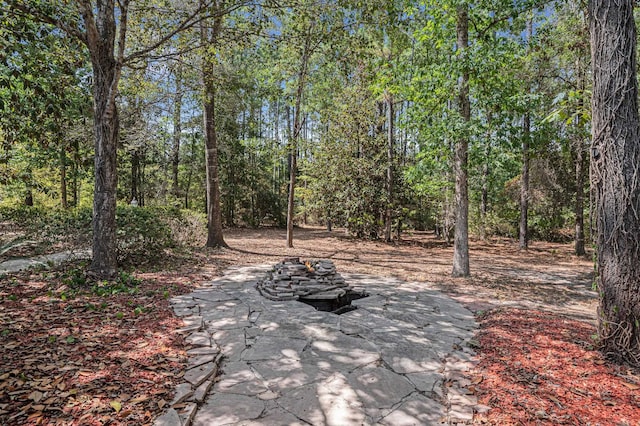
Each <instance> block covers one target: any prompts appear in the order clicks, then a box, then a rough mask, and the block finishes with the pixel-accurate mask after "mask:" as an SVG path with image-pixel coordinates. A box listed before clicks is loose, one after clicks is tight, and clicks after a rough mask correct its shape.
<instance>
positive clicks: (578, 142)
mask: <svg viewBox="0 0 640 426" xmlns="http://www.w3.org/2000/svg"><path fill="white" fill-rule="evenodd" d="M576 72H577V76H578V91H579V92H582V91H584V73H583V72H582V59H581V58H578V59H577V60H576ZM583 109H584V102H583V101H582V98H580V101H579V103H578V110H577V111H576V119H575V128H576V133H575V134H576V136H575V144H574V149H575V153H576V156H575V162H576V163H575V168H576V203H575V208H574V213H575V221H576V222H575V236H574V239H575V247H574V248H575V254H576V256H584V255H585V254H586V251H585V247H584V181H585V178H586V176H585V175H586V173H585V165H586V164H585V160H586V159H585V155H584V153H585V146H584V141H583V138H582V126H583V124H582V120H580V116H581V114H582V111H583Z"/></svg>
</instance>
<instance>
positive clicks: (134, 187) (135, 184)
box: [129, 149, 141, 204]
mask: <svg viewBox="0 0 640 426" xmlns="http://www.w3.org/2000/svg"><path fill="white" fill-rule="evenodd" d="M139 187H140V152H139V151H138V149H134V150H133V151H132V152H131V194H130V195H129V202H130V203H132V202H133V200H136V201H135V202H136V203H138V204H140V202H141V200H140V190H139Z"/></svg>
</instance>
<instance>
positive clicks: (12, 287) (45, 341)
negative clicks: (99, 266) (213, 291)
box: [0, 267, 192, 425]
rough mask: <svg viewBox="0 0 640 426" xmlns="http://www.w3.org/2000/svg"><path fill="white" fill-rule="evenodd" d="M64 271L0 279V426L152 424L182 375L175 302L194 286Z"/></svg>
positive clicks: (179, 279) (172, 279)
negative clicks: (95, 278) (99, 278)
mask: <svg viewBox="0 0 640 426" xmlns="http://www.w3.org/2000/svg"><path fill="white" fill-rule="evenodd" d="M66 269H67V272H63V271H62V270H60V271H49V272H33V273H19V274H14V275H10V276H7V277H3V278H1V279H0V324H2V326H1V328H0V424H11V425H20V424H28V425H39V424H64V425H104V424H109V425H124V424H127V425H144V424H150V423H151V422H152V420H153V419H154V418H155V416H157V415H158V414H160V413H161V411H162V408H163V407H164V406H165V405H166V404H167V403H168V402H170V400H171V397H172V394H173V392H174V387H175V385H176V384H177V383H178V382H180V377H181V375H182V374H184V372H183V371H184V366H185V362H186V353H185V351H184V345H183V341H182V339H181V337H180V336H179V335H177V334H176V333H174V330H175V329H176V328H179V327H181V326H182V324H181V322H180V320H178V319H176V318H175V317H174V316H173V315H172V312H171V309H170V307H169V303H168V299H169V298H170V297H172V296H174V295H176V294H182V293H185V292H189V291H190V290H191V288H192V286H191V285H190V283H189V281H188V279H189V278H188V277H185V274H173V275H172V274H169V273H163V274H151V273H149V274H139V275H136V277H135V278H134V277H133V276H131V275H124V276H123V278H121V279H120V281H119V284H118V282H116V283H100V284H98V283H90V282H86V281H83V278H82V276H81V274H80V273H79V272H78V271H81V270H82V269H81V268H76V269H75V272H73V271H74V270H72V272H68V271H69V267H67V268H66Z"/></svg>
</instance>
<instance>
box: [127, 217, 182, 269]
mask: <svg viewBox="0 0 640 426" xmlns="http://www.w3.org/2000/svg"><path fill="white" fill-rule="evenodd" d="M177 215H179V211H178V210H177V209H163V208H159V207H131V206H119V207H118V208H117V210H116V235H117V256H118V262H119V263H132V262H136V261H140V260H143V259H148V258H151V259H154V258H158V257H159V256H160V255H162V254H163V253H164V250H165V249H167V248H170V247H173V246H174V245H175V242H174V240H173V238H172V235H171V229H170V227H169V220H168V219H169V218H170V217H172V216H173V217H175V216H177Z"/></svg>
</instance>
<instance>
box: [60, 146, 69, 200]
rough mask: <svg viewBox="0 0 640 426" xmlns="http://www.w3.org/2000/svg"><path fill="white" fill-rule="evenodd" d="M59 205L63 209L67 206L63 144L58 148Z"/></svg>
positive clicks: (65, 156)
mask: <svg viewBox="0 0 640 426" xmlns="http://www.w3.org/2000/svg"><path fill="white" fill-rule="evenodd" d="M60 205H61V206H62V208H63V209H65V210H66V209H68V208H69V197H68V194H67V152H66V148H65V146H64V145H63V146H62V147H61V148H60Z"/></svg>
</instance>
